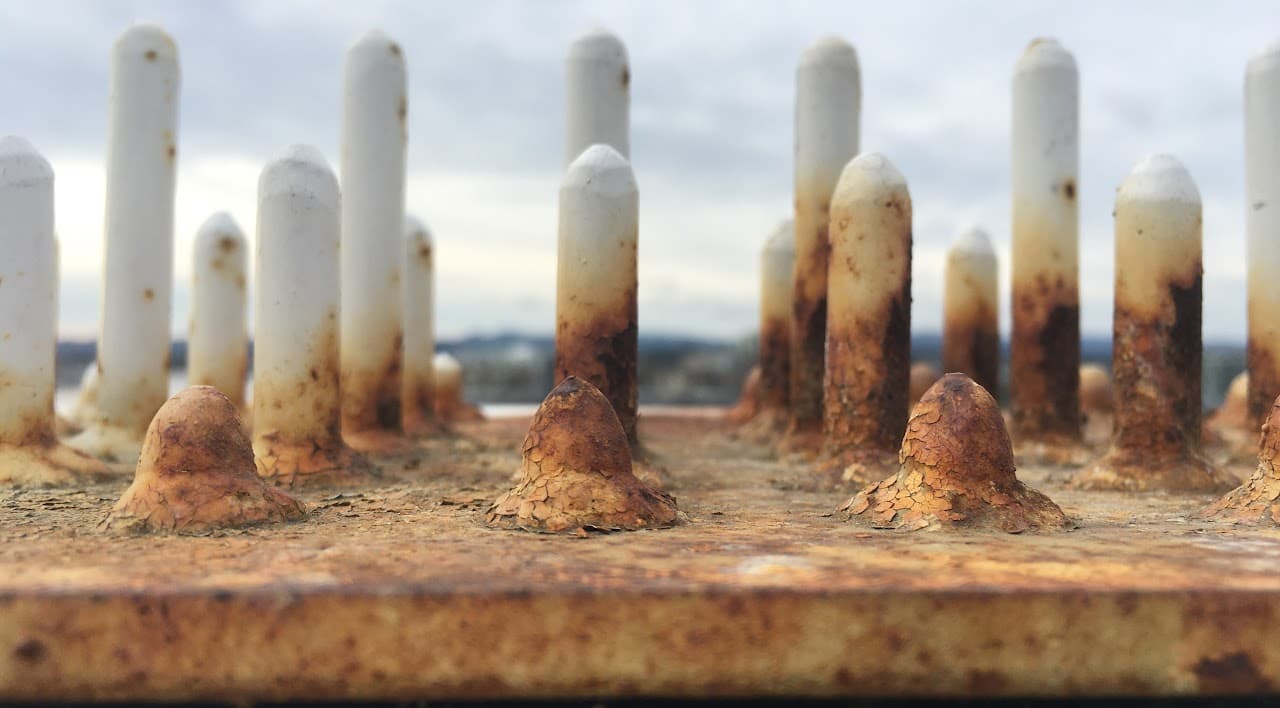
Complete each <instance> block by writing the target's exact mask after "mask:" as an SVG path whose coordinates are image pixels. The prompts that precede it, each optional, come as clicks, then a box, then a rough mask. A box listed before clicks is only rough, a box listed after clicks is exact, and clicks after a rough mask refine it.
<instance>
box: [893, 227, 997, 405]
mask: <svg viewBox="0 0 1280 708" xmlns="http://www.w3.org/2000/svg"><path fill="white" fill-rule="evenodd" d="M998 276H999V271H998V269H997V264H996V252H995V249H994V248H992V246H991V239H990V238H988V237H987V234H986V232H985V231H983V230H981V229H978V228H969V229H966V230H965V231H963V232H962V233H961V234H960V235H959V236H958V237H957V238H956V240H955V243H953V244H952V245H951V249H950V250H949V251H947V263H946V270H945V271H944V273H943V286H942V288H943V298H942V369H943V371H944V372H946V373H953V372H960V373H963V374H968V375H969V376H971V377H972V378H973V380H974V381H976V382H978V385H980V386H982V387H983V388H985V389H987V391H989V392H991V395H993V396H995V395H997V394H996V392H997V390H998V389H999V384H1000V381H999V372H1000V312H999V307H1000V291H999V288H998V287H997V286H998V280H999V278H998ZM913 400H914V399H913Z"/></svg>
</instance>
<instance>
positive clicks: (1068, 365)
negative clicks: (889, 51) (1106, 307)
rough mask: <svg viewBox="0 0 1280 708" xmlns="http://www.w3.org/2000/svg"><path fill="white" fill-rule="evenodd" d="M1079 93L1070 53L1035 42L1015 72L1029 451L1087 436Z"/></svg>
mask: <svg viewBox="0 0 1280 708" xmlns="http://www.w3.org/2000/svg"><path fill="white" fill-rule="evenodd" d="M1079 93H1080V78H1079V74H1078V72H1077V70H1076V62H1075V59H1074V58H1073V57H1072V56H1071V54H1070V53H1069V52H1068V51H1067V50H1066V49H1064V48H1063V47H1062V45H1060V44H1058V42H1057V41H1055V40H1052V39H1037V40H1035V41H1033V42H1032V43H1031V45H1030V46H1028V47H1027V49H1026V51H1025V52H1023V54H1022V58H1021V59H1019V60H1018V65H1017V68H1016V69H1015V70H1014V74H1013V123H1012V134H1013V140H1012V148H1013V154H1012V157H1013V160H1012V168H1013V169H1012V174H1011V177H1012V190H1013V269H1012V272H1013V282H1012V290H1013V333H1012V335H1013V336H1012V341H1011V343H1010V361H1009V370H1010V389H1011V392H1012V394H1013V401H1012V404H1013V405H1012V409H1013V439H1014V443H1015V445H1016V446H1017V447H1018V448H1019V452H1020V454H1022V455H1023V456H1024V457H1025V456H1026V455H1027V454H1029V453H1030V452H1031V451H1033V450H1035V449H1036V448H1037V447H1039V448H1041V449H1044V448H1049V447H1056V448H1059V450H1064V449H1070V448H1073V447H1075V446H1076V445H1077V444H1078V442H1079V440H1080V393H1079V389H1080V380H1079V379H1080V293H1079V282H1078V278H1079V245H1078V241H1079V225H1078V219H1079V217H1078V212H1079V204H1078V201H1077V196H1078V195H1077V191H1078V185H1077V179H1078V177H1077V173H1078V171H1079V162H1080V139H1079V131H1080V106H1079V102H1080V99H1079ZM1033 456H1037V455H1034V454H1033ZM1044 456H1045V457H1050V458H1051V457H1054V456H1055V454H1054V453H1051V452H1050V453H1047V454H1046V455H1044Z"/></svg>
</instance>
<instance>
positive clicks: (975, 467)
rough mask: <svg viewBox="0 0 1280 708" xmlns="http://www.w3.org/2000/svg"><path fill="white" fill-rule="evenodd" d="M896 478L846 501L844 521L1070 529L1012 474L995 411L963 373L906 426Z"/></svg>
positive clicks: (951, 377)
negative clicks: (846, 519)
mask: <svg viewBox="0 0 1280 708" xmlns="http://www.w3.org/2000/svg"><path fill="white" fill-rule="evenodd" d="M898 461H899V463H900V465H901V467H900V469H899V471H898V474H897V475H896V476H894V477H890V478H888V479H886V480H884V481H883V482H880V483H878V484H871V485H868V486H867V487H866V488H864V489H863V490H862V491H861V492H858V494H857V495H856V496H854V497H853V498H852V499H850V500H849V501H848V502H846V503H845V504H844V505H843V506H842V507H841V511H843V512H844V514H845V516H846V518H852V517H854V516H860V517H862V518H866V519H868V520H870V522H871V524H872V525H873V526H875V527H876V528H890V529H900V530H904V531H914V530H917V529H923V528H945V527H951V526H962V527H966V528H977V529H994V530H1000V531H1007V532H1009V533H1019V532H1022V531H1029V530H1040V531H1059V530H1065V529H1069V528H1071V526H1072V524H1071V521H1070V520H1069V519H1067V516H1066V515H1065V514H1064V513H1062V509H1060V508H1058V505H1057V504H1054V503H1053V502H1052V501H1051V500H1050V499H1049V498H1048V497H1046V496H1045V495H1043V494H1041V493H1040V492H1037V491H1035V490H1034V489H1030V488H1028V487H1027V486H1026V485H1024V484H1023V483H1022V482H1020V481H1018V478H1017V476H1015V474H1014V465H1013V446H1012V444H1011V443H1010V441H1009V432H1008V430H1006V429H1005V425H1004V417H1003V416H1001V414H1000V407H999V406H998V405H997V404H996V400H995V399H994V398H992V397H991V394H990V393H988V392H987V390H986V389H984V388H983V387H981V386H979V385H978V384H976V383H974V381H973V379H970V378H969V377H968V376H965V375H964V374H947V375H946V376H943V377H942V378H941V379H939V380H938V381H937V383H935V384H934V385H933V386H932V387H930V388H929V390H928V391H927V392H926V393H925V394H924V396H922V397H921V399H920V402H919V403H917V404H916V406H915V408H914V409H912V411H911V418H910V419H909V420H908V421H907V433H906V435H904V436H903V439H902V448H901V450H899V452H898Z"/></svg>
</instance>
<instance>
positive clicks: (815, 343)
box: [783, 195, 831, 452]
mask: <svg viewBox="0 0 1280 708" xmlns="http://www.w3.org/2000/svg"><path fill="white" fill-rule="evenodd" d="M826 199H827V200H829V199H830V195H828V196H827V198H826ZM829 208H830V205H829V204H828V203H827V201H826V200H824V201H823V202H822V205H821V209H820V211H821V213H822V218H820V219H817V224H816V226H817V229H816V231H817V233H818V236H817V238H816V239H814V240H812V242H811V243H812V248H804V245H805V243H806V242H805V241H803V240H801V238H800V237H799V236H798V235H797V237H796V264H795V277H794V279H793V282H794V285H795V290H794V291H793V293H792V299H791V312H792V315H791V334H790V339H791V358H790V367H791V371H790V378H791V386H790V392H789V405H790V408H791V418H790V421H789V422H788V424H787V436H786V439H785V440H784V443H783V447H784V448H786V449H793V450H797V451H808V452H817V447H818V445H819V444H821V440H822V378H823V370H824V366H825V358H826V346H827V259H828V257H829V256H830V252H831V244H830V243H829V241H828V240H827V218H826V217H827V213H828V210H829ZM803 223H806V222H804V221H802V220H801V219H800V218H799V212H797V217H796V228H797V229H800V228H802V224H803ZM798 233H799V232H798V231H797V234H798Z"/></svg>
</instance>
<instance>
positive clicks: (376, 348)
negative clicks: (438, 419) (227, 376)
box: [341, 30, 408, 451]
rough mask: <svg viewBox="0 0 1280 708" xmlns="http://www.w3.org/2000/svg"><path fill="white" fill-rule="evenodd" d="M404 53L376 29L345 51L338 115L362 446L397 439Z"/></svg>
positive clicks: (349, 403) (353, 390)
mask: <svg viewBox="0 0 1280 708" xmlns="http://www.w3.org/2000/svg"><path fill="white" fill-rule="evenodd" d="M405 83H406V79H405V61H404V53H403V51H402V50H401V48H400V45H399V44H396V42H394V41H393V40H392V39H391V38H390V37H388V36H387V35H385V34H383V33H382V32H380V31H378V30H373V31H371V32H369V33H368V34H366V35H364V36H363V37H361V38H360V40H359V41H358V42H356V43H355V45H354V46H352V47H351V49H350V50H348V51H347V63H346V72H345V76H344V87H345V89H344V90H345V97H344V104H343V119H342V270H341V274H342V275H341V277H342V289H341V293H342V428H343V433H344V434H345V435H346V437H347V441H348V443H349V444H351V445H352V446H353V447H355V448H356V449H359V450H370V451H371V450H390V449H393V448H396V447H398V446H399V445H400V444H402V443H403V440H401V439H400V438H401V432H402V428H401V424H400V387H401V360H402V347H403V337H402V331H401V324H402V321H401V312H400V301H401V298H402V297H403V295H402V293H401V285H400V278H401V275H400V271H401V263H400V253H401V250H402V248H403V246H402V242H403V230H404V182H405V151H406V146H407V142H408V137H407V136H408V133H407V122H408V94H407V92H406V85H405Z"/></svg>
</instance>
